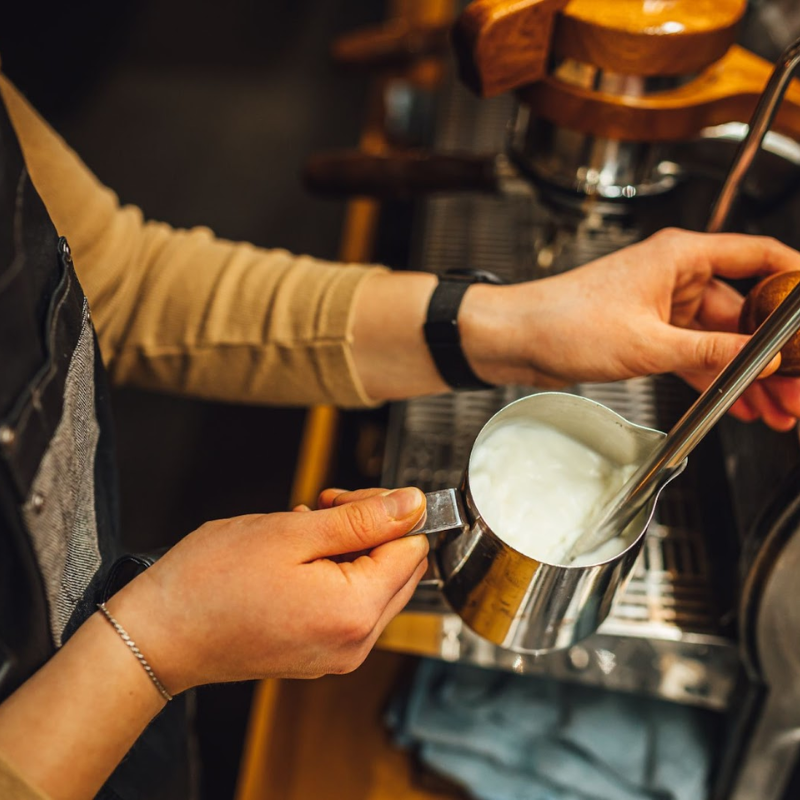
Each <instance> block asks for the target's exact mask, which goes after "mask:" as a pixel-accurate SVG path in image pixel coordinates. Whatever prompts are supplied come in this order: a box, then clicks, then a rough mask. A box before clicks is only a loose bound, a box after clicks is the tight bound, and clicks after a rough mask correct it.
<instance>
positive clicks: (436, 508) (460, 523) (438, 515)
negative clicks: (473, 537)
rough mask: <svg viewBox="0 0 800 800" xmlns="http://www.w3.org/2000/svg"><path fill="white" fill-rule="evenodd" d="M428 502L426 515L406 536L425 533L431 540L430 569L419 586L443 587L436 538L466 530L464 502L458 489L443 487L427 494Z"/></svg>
mask: <svg viewBox="0 0 800 800" xmlns="http://www.w3.org/2000/svg"><path fill="white" fill-rule="evenodd" d="M425 500H426V503H427V506H426V510H425V516H424V517H423V518H422V520H421V521H420V522H419V523H418V525H417V527H416V528H415V529H414V530H413V531H409V532H408V533H407V534H406V536H417V535H420V534H424V535H425V536H427V537H428V538H429V540H430V544H431V554H430V556H429V560H428V571H427V572H426V573H425V574H424V575H423V576H422V579H421V580H420V582H419V584H418V585H419V586H423V587H433V588H435V589H441V588H442V585H443V581H442V577H441V574H440V573H439V566H438V563H437V559H436V539H437V535H438V534H440V533H445V532H446V531H457V530H461V531H463V530H465V529H466V528H467V521H466V515H465V514H464V504H463V502H462V500H461V492H459V490H458V489H441V490H439V491H438V492H427V493H426V494H425Z"/></svg>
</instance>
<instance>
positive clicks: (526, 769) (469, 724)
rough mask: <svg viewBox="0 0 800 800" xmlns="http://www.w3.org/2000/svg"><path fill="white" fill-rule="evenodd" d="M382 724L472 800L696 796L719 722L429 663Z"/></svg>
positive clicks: (659, 705) (553, 684)
mask: <svg viewBox="0 0 800 800" xmlns="http://www.w3.org/2000/svg"><path fill="white" fill-rule="evenodd" d="M389 722H390V725H391V727H392V728H393V730H394V733H395V737H396V740H397V742H398V743H399V744H401V745H402V746H405V747H409V748H414V749H416V750H417V752H418V753H419V756H420V758H421V759H422V761H423V762H424V763H425V764H426V765H428V766H429V767H430V768H431V769H433V770H435V771H436V772H439V773H441V774H443V775H445V776H447V777H449V778H451V779H452V780H454V781H456V782H457V783H459V784H461V785H462V786H464V787H465V788H466V789H467V790H468V791H469V792H470V793H471V794H472V795H473V796H474V797H476V798H479V799H480V800H699V799H700V798H703V797H705V796H706V795H707V793H708V792H707V783H708V775H709V766H710V763H711V754H712V750H713V741H714V738H715V736H714V734H715V730H716V726H717V719H716V715H714V714H713V713H711V712H708V711H703V710H700V709H695V708H689V707H686V706H678V705H674V704H670V703H666V702H662V701H660V700H656V699H653V698H646V697H638V696H634V695H623V694H618V693H613V692H609V691H606V690H603V689H598V688H595V687H587V686H580V685H572V684H568V683H561V682H557V681H552V680H547V679H541V678H533V677H527V676H520V675H512V674H509V673H504V672H497V671H493V670H484V669H481V668H478V667H472V666H469V665H465V664H446V663H444V662H439V661H430V660H426V661H422V662H421V663H420V666H419V669H418V671H417V674H416V677H415V679H414V682H413V684H412V686H411V689H410V691H409V692H408V693H407V694H406V695H404V696H403V697H401V698H397V699H396V701H395V703H394V704H393V706H392V708H391V709H390V714H389Z"/></svg>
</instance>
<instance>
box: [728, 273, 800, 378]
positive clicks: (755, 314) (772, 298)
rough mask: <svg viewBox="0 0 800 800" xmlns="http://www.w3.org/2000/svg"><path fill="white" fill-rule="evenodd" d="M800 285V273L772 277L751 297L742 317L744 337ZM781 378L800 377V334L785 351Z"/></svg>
mask: <svg viewBox="0 0 800 800" xmlns="http://www.w3.org/2000/svg"><path fill="white" fill-rule="evenodd" d="M798 283H800V272H781V273H779V274H777V275H770V277H769V278H765V279H764V280H763V281H761V282H760V283H758V284H756V286H754V287H753V289H752V290H751V291H750V292H749V293H748V295H747V297H746V298H745V301H744V306H742V313H741V316H740V317H739V330H740V331H741V332H742V333H747V334H751V333H755V331H756V329H757V328H758V326H759V325H761V323H762V322H763V321H764V320H765V319H766V318H767V317H768V316H769V315H770V314H771V313H772V312H773V311H774V310H775V309H776V308H777V307H778V306H779V305H780V304H781V303H782V302H783V300H784V299H785V298H786V295H788V294H789V292H791V291H792V289H794V287H795V286H797V284H798ZM777 374H778V375H786V376H788V377H792V378H797V377H800V333H798V334H797V335H795V336H794V337H793V338H792V339H791V340H790V341H789V343H788V344H787V345H786V346H785V347H784V348H783V350H781V366H780V369H779V370H778V373H777Z"/></svg>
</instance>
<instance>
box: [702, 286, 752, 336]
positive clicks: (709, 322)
mask: <svg viewBox="0 0 800 800" xmlns="http://www.w3.org/2000/svg"><path fill="white" fill-rule="evenodd" d="M743 305H744V298H743V297H742V295H741V294H739V292H737V291H736V289H734V288H733V287H732V286H728V284H727V283H722V282H721V281H712V282H711V283H709V284H708V285H707V286H706V288H705V290H704V292H703V301H702V303H701V305H700V309H699V310H698V312H697V317H696V319H697V322H699V323H700V325H701V326H702V327H703V328H705V329H706V330H709V331H727V332H728V333H738V331H739V317H740V315H741V313H742V306H743Z"/></svg>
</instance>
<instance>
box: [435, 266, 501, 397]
mask: <svg viewBox="0 0 800 800" xmlns="http://www.w3.org/2000/svg"><path fill="white" fill-rule="evenodd" d="M473 283H494V284H501V283H503V281H502V280H501V279H500V278H498V277H497V275H495V274H494V273H492V272H486V271H485V270H477V269H476V270H470V269H463V270H461V269H459V270H449V271H447V272H445V273H444V274H442V275H440V276H439V284H438V285H437V287H436V288H435V289H434V290H433V294H432V295H431V299H430V303H429V304H428V314H427V317H426V319H425V325H424V333H425V342H426V343H427V345H428V350H429V351H430V354H431V357H432V358H433V363H434V364H435V365H436V369H437V370H439V374H440V375H441V376H442V379H443V380H444V382H445V383H446V384H447V385H448V386H450V387H451V388H453V389H494V388H495V387H494V386H493V385H492V384H491V383H486V381H482V380H481V379H480V378H479V377H478V376H477V375H476V374H475V373H474V372H473V370H472V367H471V366H470V365H469V362H468V361H467V359H466V356H465V355H464V350H463V349H462V347H461V334H460V332H459V330H458V310H459V308H460V307H461V301H462V300H463V299H464V294H465V293H466V291H467V289H469V287H470V286H472V284H473Z"/></svg>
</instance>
